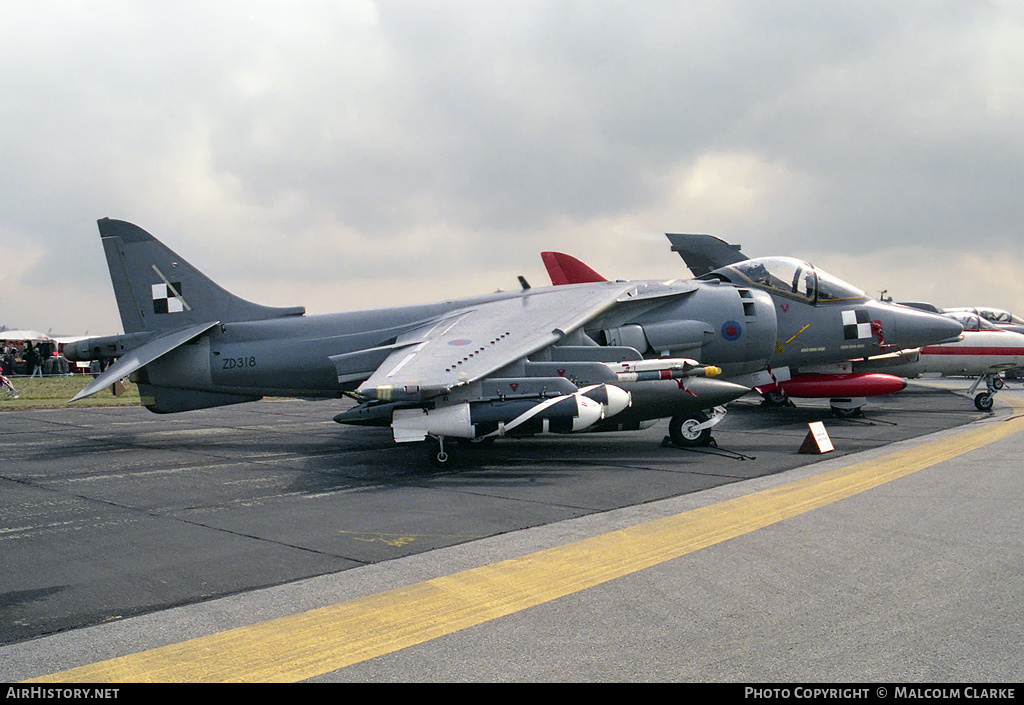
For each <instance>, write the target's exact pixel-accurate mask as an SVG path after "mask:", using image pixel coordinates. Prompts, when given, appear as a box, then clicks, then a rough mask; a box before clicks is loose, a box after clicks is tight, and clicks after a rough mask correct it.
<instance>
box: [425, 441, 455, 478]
mask: <svg viewBox="0 0 1024 705" xmlns="http://www.w3.org/2000/svg"><path fill="white" fill-rule="evenodd" d="M425 443H426V446H427V459H428V460H429V461H430V464H431V465H433V466H434V467H435V468H437V469H438V470H447V469H448V468H449V467H451V464H452V446H450V445H449V446H448V447H447V448H445V444H444V438H443V437H441V436H438V437H434V436H430V437H429V438H427V440H426V441H425Z"/></svg>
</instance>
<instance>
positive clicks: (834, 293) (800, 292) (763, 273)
mask: <svg viewBox="0 0 1024 705" xmlns="http://www.w3.org/2000/svg"><path fill="white" fill-rule="evenodd" d="M731 267H732V269H734V270H735V271H736V272H738V273H739V274H740V275H741V276H742V277H743V278H744V279H747V280H748V281H749V282H750V283H751V284H753V285H755V286H758V287H761V288H764V289H768V290H770V291H773V292H778V293H782V294H786V295H788V296H793V297H796V298H799V299H804V300H805V301H811V302H815V303H816V302H826V301H846V300H850V299H863V298H866V295H865V294H864V292H863V291H861V290H860V289H857V288H855V287H852V286H850V285H849V284H847V283H846V282H844V281H843V280H841V279H837V278H836V277H833V276H832V275H831V274H828V273H827V272H823V271H821V270H820V269H815V268H814V267H813V266H811V265H810V264H807V263H806V262H802V261H801V260H798V259H793V258H792V257H761V258H759V259H750V260H744V261H742V262H737V263H735V264H733V265H732V266H731Z"/></svg>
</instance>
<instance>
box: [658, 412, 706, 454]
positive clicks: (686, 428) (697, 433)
mask: <svg viewBox="0 0 1024 705" xmlns="http://www.w3.org/2000/svg"><path fill="white" fill-rule="evenodd" d="M707 420H708V417H707V416H705V415H704V414H702V413H700V412H699V411H698V412H696V413H690V414H677V415H676V416H673V417H672V420H671V421H669V422H668V435H669V437H670V438H671V439H672V442H673V443H675V444H676V445H677V446H682V447H684V448H695V447H698V446H706V445H710V444H711V429H710V428H703V429H698V428H697V427H698V426H700V425H701V424H702V423H704V422H706V421H707Z"/></svg>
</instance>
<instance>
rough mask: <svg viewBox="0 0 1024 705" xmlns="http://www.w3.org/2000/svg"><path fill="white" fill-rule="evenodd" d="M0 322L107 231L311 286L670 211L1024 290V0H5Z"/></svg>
mask: <svg viewBox="0 0 1024 705" xmlns="http://www.w3.org/2000/svg"><path fill="white" fill-rule="evenodd" d="M0 8H2V16H3V21H2V23H0V128H2V129H0V157H2V160H0V247H2V266H0V324H6V325H7V326H9V327H12V328H13V327H28V328H35V329H39V330H43V331H48V330H49V331H52V332H54V333H65V334H80V333H84V332H89V333H90V334H106V333H114V332H118V331H120V322H119V321H120V319H119V317H118V315H117V311H116V306H115V303H114V297H113V292H112V290H111V286H110V281H109V278H108V276H107V272H106V264H105V260H104V257H103V252H102V247H101V245H100V239H99V235H98V232H97V229H96V220H97V219H98V218H101V217H105V216H107V217H112V218H119V219H123V220H128V221H131V222H134V223H136V224H138V225H140V226H141V227H143V228H144V229H146V230H148V231H149V232H151V233H153V234H154V235H155V236H156V237H158V238H160V239H162V240H163V241H164V242H165V243H167V244H168V245H169V246H170V247H171V248H172V249H174V250H175V251H177V252H178V253H179V254H180V255H181V256H183V257H184V258H186V259H188V260H189V261H190V262H192V263H193V264H194V265H196V266H198V267H199V268H200V269H202V270H203V271H205V272H206V273H207V274H208V275H210V276H211V277H212V278H214V279H215V280H217V281H218V282H219V283H221V284H222V285H223V286H225V287H226V288H228V289H229V290H232V291H233V292H235V293H237V294H240V295H242V296H245V297H246V298H249V299H252V300H255V301H257V302H259V303H266V304H273V305H304V306H306V308H307V310H308V311H309V312H311V313H321V312H331V311H340V310H350V309H357V308H367V307H376V306H382V305H391V304H403V303H417V302H427V301H435V300H439V299H444V298H450V297H453V296H461V295H473V294H478V293H484V292H489V291H494V290H496V289H498V288H499V287H500V288H509V289H511V288H516V287H517V286H518V285H517V282H516V275H517V274H523V275H525V276H526V277H527V279H528V280H529V281H530V282H531V283H532V284H533V285H535V286H537V285H541V284H547V283H548V280H547V277H546V274H545V272H544V268H543V265H542V263H541V260H540V257H539V254H538V253H539V252H540V251H542V250H545V249H554V250H560V251H564V252H568V253H571V254H574V255H576V256H578V257H580V258H581V259H583V260H585V261H586V262H588V263H589V264H590V265H591V266H592V267H594V268H595V269H597V270H598V271H599V272H601V273H602V274H604V275H606V276H608V277H610V278H652V277H666V278H667V277H676V276H680V275H683V274H685V273H686V270H685V267H684V266H683V263H682V261H681V260H680V259H679V258H678V257H677V256H676V255H675V254H674V253H672V252H671V251H670V250H669V246H668V243H667V240H666V239H665V238H664V233H665V232H705V233H713V234H716V235H718V236H720V237H722V238H724V239H727V240H729V241H731V242H734V243H739V244H742V245H743V248H744V251H745V252H746V253H747V254H748V255H751V256H762V255H773V254H786V255H793V256H798V257H801V258H804V259H807V260H808V261H811V262H813V263H815V264H817V265H818V266H819V267H821V268H823V269H825V270H827V271H829V272H831V273H832V274H834V275H836V276H839V277H841V278H843V279H845V280H847V281H849V282H851V283H852V284H854V285H856V286H858V287H860V288H862V289H864V290H866V291H868V293H870V294H872V295H875V296H877V295H878V292H879V291H880V290H882V289H887V290H888V291H889V293H890V294H891V295H893V296H895V297H896V298H897V299H898V300H899V299H902V300H929V301H932V302H934V303H936V304H938V305H940V306H962V305H995V306H1001V307H1004V308H1008V309H1011V310H1013V311H1016V312H1018V313H1019V314H1024V278H1022V274H1024V237H1022V234H1024V0H992V1H986V0H972V1H966V0H964V1H957V2H943V1H941V0H927V1H921V2H911V1H906V0H901V1H900V2H892V1H891V0H879V1H877V2H873V1H864V2H860V1H851V2H821V1H817V2H811V1H809V0H808V1H805V2H785V1H781V2H780V1H776V2H771V3H765V2H759V1H757V0H746V1H744V2H728V1H723V0H713V1H709V2H682V1H680V0H667V1H665V2H654V1H649V0H630V1H629V2H604V1H602V0H581V1H579V2H576V1H571V0H550V1H535V2H532V1H530V0H508V1H503V0H470V1H466V2H456V1H445V2H441V1H434V0H410V1H408V2H402V1H395V2H371V1H369V0H365V1H359V0H330V1H325V2H311V1H308V0H303V1H301V2H296V3H283V2H279V1H277V0H274V1H272V2H259V1H255V2H254V1H253V0H244V1H241V2H208V1H206V2H182V1H180V0H179V1H178V2H174V3H166V2H155V1H154V2H141V1H140V2H129V1H121V2H119V1H117V0H103V1H101V2H46V1H45V0H44V1H42V2H13V1H11V0H0Z"/></svg>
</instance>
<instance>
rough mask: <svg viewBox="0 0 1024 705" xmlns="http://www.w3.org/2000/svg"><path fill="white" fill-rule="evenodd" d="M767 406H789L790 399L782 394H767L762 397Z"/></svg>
mask: <svg viewBox="0 0 1024 705" xmlns="http://www.w3.org/2000/svg"><path fill="white" fill-rule="evenodd" d="M761 400H762V401H763V402H764V405H765V406H786V405H787V404H789V397H787V396H786V395H785V394H783V393H782V392H765V393H764V394H762V395H761Z"/></svg>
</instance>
